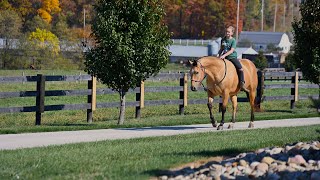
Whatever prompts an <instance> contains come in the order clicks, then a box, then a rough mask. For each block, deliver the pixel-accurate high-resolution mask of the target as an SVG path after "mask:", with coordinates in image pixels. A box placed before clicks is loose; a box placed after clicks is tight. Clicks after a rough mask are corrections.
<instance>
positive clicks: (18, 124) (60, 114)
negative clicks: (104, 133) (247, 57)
mask: <svg viewBox="0 0 320 180" xmlns="http://www.w3.org/2000/svg"><path fill="white" fill-rule="evenodd" d="M169 66H170V67H167V68H166V69H164V70H163V71H170V70H174V69H181V70H183V69H184V70H186V68H185V67H183V66H181V65H176V64H170V65H169ZM32 73H35V72H34V71H31V70H29V71H25V72H24V74H25V75H35V74H37V73H35V74H32ZM43 73H45V74H49V75H52V74H55V75H58V74H59V75H61V74H69V75H70V74H73V75H74V74H79V73H80V72H79V71H78V72H76V71H70V72H69V71H44V72H43ZM83 73H84V72H82V74H83ZM19 74H22V73H21V71H18V70H17V71H0V76H17V75H19ZM270 83H279V82H266V84H270ZM281 83H282V84H283V83H287V84H290V82H281ZM145 85H146V87H157V86H178V85H179V82H178V81H162V82H152V81H146V83H145ZM105 87H106V86H105V85H103V84H100V83H98V84H97V88H105ZM35 88H36V84H35V83H25V84H22V83H14V84H9V83H6V84H2V85H1V86H0V92H15V91H30V90H35ZM86 88H87V82H47V83H46V90H73V89H86ZM317 93H318V89H299V94H300V95H312V94H313V95H314V94H317ZM264 95H266V96H281V95H283V96H285V95H290V89H270V90H265V91H264ZM244 96H245V94H244V93H240V94H239V97H244ZM188 98H189V99H206V92H204V91H199V92H191V91H189V93H188ZM170 99H174V100H177V99H179V92H166V93H164V92H163V93H161V92H159V93H146V94H145V100H170ZM118 101H119V95H118V94H111V95H98V96H97V102H118ZM130 101H135V94H133V93H131V94H130V93H129V94H128V95H127V102H130ZM86 102H87V97H86V96H64V97H46V98H45V104H46V105H54V104H81V103H86ZM316 103H317V102H314V101H312V100H303V101H298V102H297V103H296V108H295V109H290V101H266V102H263V104H262V109H263V110H264V111H263V112H259V113H256V119H257V120H266V119H281V118H295V117H314V116H319V113H318V112H317V110H316V108H315V107H317V104H316ZM34 105H35V97H25V98H3V99H1V101H0V107H18V106H34ZM238 106H239V110H238V116H237V121H247V120H249V118H250V117H249V114H250V107H249V104H248V103H239V105H238ZM118 111H119V109H118V108H107V109H97V110H96V111H94V122H93V123H92V124H87V123H86V110H74V111H50V112H45V113H43V116H42V117H43V120H42V125H41V126H40V127H36V126H34V123H35V113H6V114H0V133H2V134H3V133H22V132H41V131H60V130H79V129H98V128H113V127H143V126H158V125H178V124H193V123H209V115H208V109H207V105H206V104H198V105H188V106H187V107H186V108H185V115H184V116H180V115H178V114H179V112H178V111H179V108H178V105H162V106H150V107H146V108H144V109H142V111H141V115H142V118H141V119H134V116H135V108H134V107H127V110H126V121H125V124H124V125H123V126H117V125H116V124H117V118H118V113H119V112H118ZM231 111H232V109H231V105H230V104H229V106H228V109H227V113H226V121H227V122H228V121H229V120H230V119H231ZM214 113H215V118H216V119H217V120H218V121H220V119H221V115H220V113H219V114H218V104H214Z"/></svg>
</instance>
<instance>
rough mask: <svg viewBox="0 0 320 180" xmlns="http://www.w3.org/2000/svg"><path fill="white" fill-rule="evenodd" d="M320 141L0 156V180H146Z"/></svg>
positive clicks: (92, 146) (275, 132) (111, 145)
mask: <svg viewBox="0 0 320 180" xmlns="http://www.w3.org/2000/svg"><path fill="white" fill-rule="evenodd" d="M312 140H320V125H313V126H305V127H294V128H270V129H251V130H249V129H248V130H238V131H221V132H207V133H197V134H188V135H177V136H168V137H151V138H139V139H129V140H112V141H101V142H90V143H79V144H69V145H63V146H49V147H44V148H31V149H20V150H11V151H8V150H5V151H0V162H1V163H0V179H121V180H124V179H149V178H151V177H153V176H157V175H159V172H161V170H165V169H169V168H174V167H177V166H180V165H182V164H185V163H189V162H193V161H197V160H201V159H208V158H209V157H213V156H233V155H237V154H239V153H241V152H249V151H254V150H256V149H259V148H263V147H272V146H283V145H285V144H287V143H294V142H297V141H312Z"/></svg>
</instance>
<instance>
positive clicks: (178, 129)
mask: <svg viewBox="0 0 320 180" xmlns="http://www.w3.org/2000/svg"><path fill="white" fill-rule="evenodd" d="M210 128H211V127H210ZM117 129H118V130H126V131H128V130H132V131H152V130H169V131H170V130H176V131H181V130H190V129H208V127H201V126H156V127H141V128H117Z"/></svg>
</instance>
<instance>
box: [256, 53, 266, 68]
mask: <svg viewBox="0 0 320 180" xmlns="http://www.w3.org/2000/svg"><path fill="white" fill-rule="evenodd" d="M254 65H256V67H257V68H258V69H260V70H263V69H265V68H267V67H268V60H267V58H266V57H265V56H264V55H263V51H259V54H258V56H257V57H256V59H255V60H254Z"/></svg>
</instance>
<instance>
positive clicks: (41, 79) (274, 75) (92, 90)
mask: <svg viewBox="0 0 320 180" xmlns="http://www.w3.org/2000/svg"><path fill="white" fill-rule="evenodd" d="M188 76H189V75H188V74H187V73H160V74H158V75H157V76H156V77H151V78H149V79H148V80H177V79H179V80H180V86H173V87H171V86H170V87H144V82H142V83H141V85H140V87H137V88H136V89H134V90H132V89H131V90H130V91H129V93H135V94H136V101H133V102H126V106H133V107H135V108H136V118H139V117H140V116H141V108H144V107H145V106H157V105H179V113H180V114H184V108H185V107H186V106H187V105H188V104H206V103H207V100H206V99H205V98H204V99H188V95H187V93H188V78H189V77H188ZM258 77H259V85H258V88H257V97H256V106H257V108H260V104H261V103H262V102H263V101H274V100H290V102H291V104H290V107H291V108H294V106H295V102H296V101H298V100H299V99H300V100H302V99H308V98H313V99H318V98H319V95H310V96H302V95H300V96H299V94H298V90H299V88H319V86H318V85H315V84H299V83H298V82H299V81H300V80H302V73H300V72H265V73H262V72H261V71H259V72H258ZM284 77H285V78H284ZM281 79H282V80H289V79H290V80H291V84H273V85H265V84H264V81H271V80H281ZM50 81H51V82H52V81H66V82H72V81H87V82H88V89H81V90H45V82H50ZM19 82H20V83H21V82H22V83H26V82H36V88H37V90H36V91H20V92H0V99H1V98H16V97H36V102H35V104H36V105H35V106H24V107H1V108H0V113H17V112H36V123H35V124H36V125H40V124H41V116H42V113H44V112H45V111H58V110H85V109H86V110H87V122H92V118H93V111H94V110H96V108H110V107H118V106H119V102H99V103H97V102H96V95H105V94H114V93H117V92H116V91H112V90H111V89H109V88H101V89H97V88H96V78H92V77H91V76H89V75H73V76H44V75H42V74H38V75H37V76H23V77H0V84H1V83H19ZM279 88H281V89H282V88H287V89H291V94H290V95H288V96H264V90H268V89H270V90H271V89H279ZM202 89H203V88H202ZM154 92H178V93H179V99H177V100H148V101H145V100H144V95H145V93H154ZM48 96H87V103H83V104H58V105H45V102H44V98H45V97H48ZM214 102H216V103H221V102H222V101H221V98H216V99H214ZM238 102H248V99H247V98H238Z"/></svg>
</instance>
